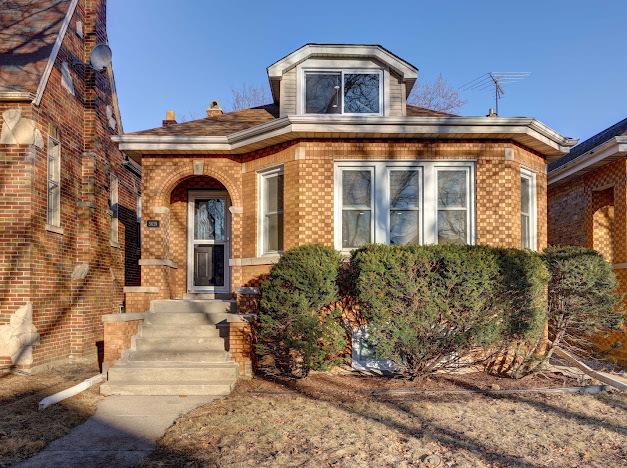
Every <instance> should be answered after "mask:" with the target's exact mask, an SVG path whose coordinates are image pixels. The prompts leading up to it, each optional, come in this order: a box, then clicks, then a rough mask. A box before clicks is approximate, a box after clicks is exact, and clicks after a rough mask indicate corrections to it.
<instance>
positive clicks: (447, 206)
mask: <svg viewBox="0 0 627 468" xmlns="http://www.w3.org/2000/svg"><path fill="white" fill-rule="evenodd" d="M437 179H438V188H437V190H438V194H437V199H438V202H437V203H438V214H437V220H436V222H437V231H438V244H467V243H468V227H469V226H468V220H469V218H470V217H469V216H468V208H469V203H468V202H469V190H468V186H469V171H468V169H467V168H461V169H458V168H448V167H447V168H438V169H437Z"/></svg>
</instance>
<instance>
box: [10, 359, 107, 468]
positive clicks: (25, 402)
mask: <svg viewBox="0 0 627 468" xmlns="http://www.w3.org/2000/svg"><path fill="white" fill-rule="evenodd" d="M97 373H98V367H97V366H96V365H90V364H86V363H74V364H65V365H62V366H58V367H56V368H54V369H51V370H47V371H44V372H39V373H37V374H34V375H19V374H8V375H4V376H0V467H4V466H10V465H12V464H14V463H16V462H18V461H20V460H23V459H25V458H28V457H31V456H32V455H34V454H35V453H37V452H39V451H40V450H41V449H43V448H44V447H45V446H46V445H48V444H49V443H50V442H52V441H53V440H55V439H57V438H59V437H61V436H63V435H65V434H67V433H68V432H69V431H70V430H71V429H72V428H74V427H76V426H77V425H79V424H81V423H82V422H83V421H85V420H86V419H87V418H88V417H89V416H91V415H92V414H93V413H94V412H95V410H96V404H97V402H98V401H99V400H100V399H101V397H100V394H99V393H98V389H99V387H98V386H94V387H91V388H90V389H88V390H86V391H84V392H83V393H80V394H78V395H76V396H74V397H72V398H68V399H67V400H64V401H62V402H61V403H58V404H56V405H52V406H49V407H48V408H46V409H45V410H43V411H39V410H38V405H39V401H40V400H41V399H42V398H45V397H47V396H49V395H52V394H54V393H56V392H59V391H61V390H64V389H66V388H68V387H71V386H72V385H76V384H77V383H79V382H81V381H83V380H85V379H86V378H88V377H93V376H94V375H95V374H97Z"/></svg>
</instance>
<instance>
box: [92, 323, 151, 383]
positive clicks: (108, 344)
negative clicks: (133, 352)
mask: <svg viewBox="0 0 627 468" xmlns="http://www.w3.org/2000/svg"><path fill="white" fill-rule="evenodd" d="M143 321H144V320H143V319H139V320H128V321H125V322H105V323H104V359H103V364H102V368H103V371H106V369H108V368H109V367H110V366H111V365H112V364H113V363H114V362H115V361H117V360H118V359H120V358H121V357H122V353H123V352H124V351H125V350H127V349H129V348H130V347H131V338H133V337H134V336H135V335H137V333H138V332H139V326H140V325H141V324H142V322H143Z"/></svg>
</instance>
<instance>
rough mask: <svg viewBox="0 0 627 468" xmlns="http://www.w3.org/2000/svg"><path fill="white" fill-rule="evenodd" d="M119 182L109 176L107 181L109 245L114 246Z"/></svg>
mask: <svg viewBox="0 0 627 468" xmlns="http://www.w3.org/2000/svg"><path fill="white" fill-rule="evenodd" d="M118 191H119V182H118V178H117V176H115V175H113V174H111V177H110V179H109V212H110V215H111V245H113V246H116V247H117V245H118V242H119V237H118V224H119V221H118V214H119V213H118V203H119V194H118Z"/></svg>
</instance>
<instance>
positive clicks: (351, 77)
mask: <svg viewBox="0 0 627 468" xmlns="http://www.w3.org/2000/svg"><path fill="white" fill-rule="evenodd" d="M304 83H305V86H304V96H303V97H304V103H305V105H304V112H305V114H347V115H382V108H383V86H382V84H383V73H382V72H381V70H329V71H327V70H323V71H321V70H308V71H305V72H304Z"/></svg>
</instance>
